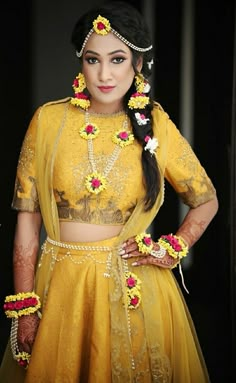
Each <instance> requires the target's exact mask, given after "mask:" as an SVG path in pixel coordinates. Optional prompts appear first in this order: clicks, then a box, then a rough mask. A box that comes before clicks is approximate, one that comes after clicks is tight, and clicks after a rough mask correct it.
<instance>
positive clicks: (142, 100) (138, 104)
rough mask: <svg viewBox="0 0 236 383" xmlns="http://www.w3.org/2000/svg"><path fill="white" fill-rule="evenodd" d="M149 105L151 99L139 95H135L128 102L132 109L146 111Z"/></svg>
mask: <svg viewBox="0 0 236 383" xmlns="http://www.w3.org/2000/svg"><path fill="white" fill-rule="evenodd" d="M148 104H149V97H147V96H143V95H142V94H139V93H134V94H133V95H132V96H131V97H130V99H129V102H128V107H129V108H130V109H144V108H145V106H146V105H148Z"/></svg>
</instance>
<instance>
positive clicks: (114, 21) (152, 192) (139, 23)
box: [71, 1, 160, 211]
mask: <svg viewBox="0 0 236 383" xmlns="http://www.w3.org/2000/svg"><path fill="white" fill-rule="evenodd" d="M98 15H101V16H103V17H105V18H107V19H108V20H109V22H110V24H111V27H112V28H113V29H115V30H116V31H117V32H118V33H120V34H121V35H122V36H123V37H124V38H126V39H127V40H128V41H129V42H130V43H132V44H134V45H135V46H137V47H141V48H146V47H149V46H150V45H151V37H150V34H149V30H148V28H147V25H146V23H145V22H144V17H143V16H142V15H141V14H140V13H139V11H138V10H137V9H136V8H134V7H133V6H131V5H130V4H127V3H126V2H123V1H115V2H109V3H105V4H104V5H102V6H101V7H97V8H93V9H92V10H90V11H88V12H87V13H85V14H84V15H83V16H82V17H81V18H80V19H79V20H78V21H77V23H76V24H75V27H74V29H73V32H72V37H71V42H72V44H73V45H74V47H75V49H76V50H77V51H80V50H81V48H82V45H83V42H84V40H85V38H86V36H87V34H88V33H89V31H90V30H91V28H92V26H93V21H94V20H95V19H96V18H97V17H98ZM131 51H132V55H133V67H134V71H135V73H137V69H136V65H137V61H138V59H139V58H140V56H141V57H142V59H143V66H142V70H141V73H142V74H143V76H144V77H145V79H148V78H149V77H150V75H151V67H150V66H149V65H148V62H150V61H151V60H152V58H153V53H152V49H151V50H149V51H147V52H144V53H141V52H138V51H136V50H133V49H131ZM135 92H136V89H135V82H134V81H133V84H132V86H131V87H130V89H129V91H128V92H127V94H126V95H125V97H124V108H125V110H126V112H127V115H128V116H129V118H130V121H131V124H132V128H133V134H134V136H135V138H136V139H137V141H138V142H139V143H140V144H141V146H142V147H143V151H142V169H143V180H144V184H145V188H146V196H145V199H144V203H145V210H146V211H148V210H150V209H151V208H152V207H153V205H154V203H155V201H156V198H157V196H158V193H159V191H160V172H159V169H158V164H157V161H156V157H155V156H154V155H151V154H150V152H149V151H145V150H144V147H145V145H146V142H145V140H144V139H145V136H150V137H153V129H152V121H153V120H152V114H151V112H152V109H153V102H152V101H150V103H149V104H148V105H147V106H146V107H145V108H144V109H130V108H128V106H127V105H128V100H129V98H130V96H131V95H132V94H133V93H135ZM146 95H147V96H148V94H146ZM136 112H139V113H143V114H145V117H146V118H148V119H149V122H148V123H147V124H146V125H142V126H139V125H138V123H137V120H136V117H135V113H136Z"/></svg>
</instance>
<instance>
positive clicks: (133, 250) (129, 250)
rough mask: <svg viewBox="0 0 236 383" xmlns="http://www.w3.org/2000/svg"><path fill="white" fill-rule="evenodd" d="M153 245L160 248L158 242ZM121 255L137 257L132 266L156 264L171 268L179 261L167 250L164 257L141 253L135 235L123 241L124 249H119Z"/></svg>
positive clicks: (123, 256)
mask: <svg viewBox="0 0 236 383" xmlns="http://www.w3.org/2000/svg"><path fill="white" fill-rule="evenodd" d="M153 245H154V246H153V249H154V250H159V245H158V244H157V243H154V242H153ZM119 255H120V256H121V258H123V259H131V258H136V259H135V260H134V262H133V263H132V266H142V265H156V266H159V267H163V268H166V269H170V268H172V267H173V266H174V265H175V264H177V262H178V261H177V260H175V259H174V258H173V257H171V256H170V255H169V254H168V252H167V251H166V253H165V255H164V257H163V258H157V257H154V256H153V255H151V254H143V253H141V252H140V251H139V249H138V245H137V243H136V241H135V238H134V237H131V238H129V239H128V240H127V241H126V242H124V243H123V246H122V249H121V250H120V251H119Z"/></svg>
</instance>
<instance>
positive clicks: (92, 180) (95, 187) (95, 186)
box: [85, 172, 107, 194]
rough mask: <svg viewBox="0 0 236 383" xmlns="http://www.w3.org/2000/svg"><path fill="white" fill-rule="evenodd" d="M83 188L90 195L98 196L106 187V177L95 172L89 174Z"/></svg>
mask: <svg viewBox="0 0 236 383" xmlns="http://www.w3.org/2000/svg"><path fill="white" fill-rule="evenodd" d="M85 186H86V188H87V189H88V191H89V192H90V193H93V194H99V193H101V191H103V190H104V189H106V187H107V180H106V177H104V176H103V175H102V174H100V173H97V172H94V173H91V174H89V175H87V177H86V179H85Z"/></svg>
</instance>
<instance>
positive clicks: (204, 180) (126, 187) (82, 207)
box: [12, 98, 215, 225]
mask: <svg viewBox="0 0 236 383" xmlns="http://www.w3.org/2000/svg"><path fill="white" fill-rule="evenodd" d="M65 104H66V112H65V113H64V114H62V109H65ZM62 115H63V117H61V116H62ZM39 116H40V118H39ZM59 116H60V117H59ZM124 121H125V114H124V113H116V114H112V115H102V114H90V116H89V122H90V123H92V124H96V125H97V126H98V128H99V130H100V132H99V135H98V136H97V137H96V138H95V139H94V140H93V148H94V162H95V164H96V169H97V171H98V172H99V173H101V174H103V172H104V170H105V169H107V167H108V166H109V163H110V160H111V158H112V157H111V156H112V154H114V149H115V146H116V145H115V143H113V141H112V136H113V135H114V134H115V133H116V132H117V131H119V130H121V129H123V126H124ZM153 121H154V135H155V137H156V138H157V140H158V144H159V146H158V148H157V153H156V155H157V161H158V165H159V168H160V171H161V174H163V175H164V178H165V179H166V180H167V181H168V182H169V183H170V184H171V185H172V186H173V188H174V189H175V190H176V192H177V193H178V194H179V195H180V197H181V198H182V200H183V202H184V203H185V204H187V205H188V206H190V207H196V206H198V205H200V204H202V203H204V202H206V201H208V200H210V199H212V198H213V197H214V195H215V189H214V186H213V185H212V182H211V180H210V179H209V177H208V176H207V174H206V172H205V170H204V168H203V167H202V166H201V164H200V162H199V160H198V159H197V157H196V156H195V154H194V152H193V150H192V149H191V147H190V145H189V144H188V143H187V141H186V140H185V139H184V138H183V136H182V135H181V134H180V132H179V130H178V129H177V128H176V126H175V125H174V124H173V122H172V121H171V120H170V118H169V116H168V115H167V113H165V112H164V111H163V109H162V108H161V107H160V105H159V104H155V107H154V110H153ZM84 124H85V112H84V111H82V110H80V109H79V108H77V107H75V106H72V105H71V104H70V99H69V98H67V99H64V100H59V101H56V102H52V103H48V104H46V105H44V106H43V107H40V108H39V109H38V110H37V111H36V112H35V114H34V116H33V118H32V120H31V123H30V125H29V128H28V130H27V132H26V135H25V138H24V142H23V145H22V149H21V153H20V156H19V161H18V167H17V174H16V182H15V191H14V197H13V202H12V207H13V208H14V209H17V210H20V211H29V212H35V211H40V206H39V200H38V193H37V172H36V165H35V143H36V135H37V129H43V132H44V136H45V141H44V145H45V148H46V149H47V143H49V142H50V139H51V136H53V137H55V136H56V140H55V143H54V146H55V153H56V154H55V158H54V161H53V169H52V172H53V174H52V179H53V192H54V197H55V200H56V204H57V209H58V216H59V219H60V220H64V221H77V222H86V223H93V224H102V225H106V224H107V225H116V224H124V223H126V222H127V220H128V219H129V217H130V215H131V214H132V212H133V210H134V208H135V206H136V205H137V202H138V201H139V200H140V199H142V198H143V197H144V195H145V188H144V184H143V177H142V166H141V152H142V148H141V146H140V144H138V143H137V142H136V140H135V141H134V142H133V143H132V144H131V145H129V146H126V147H123V148H122V150H121V151H120V153H119V156H118V158H117V160H116V161H115V162H114V163H113V165H112V168H111V170H110V172H109V173H108V175H107V177H106V178H107V188H106V189H105V190H104V191H102V192H101V193H99V194H97V195H96V194H91V193H90V192H89V191H88V190H87V189H86V187H85V178H86V176H87V175H88V174H90V173H92V169H91V165H90V163H89V160H88V141H87V140H86V139H84V138H82V137H81V136H80V132H79V131H80V129H81V127H82V126H83V125H84ZM128 129H129V130H130V131H131V125H130V124H129V127H128ZM55 133H56V134H55ZM164 139H165V140H166V139H168V144H167V145H162V143H163V140H164ZM163 147H166V149H164V150H167V153H166V155H165V156H163V155H161V151H162V148H163ZM39 153H40V149H39ZM46 153H47V150H46ZM163 158H165V163H163V162H162V159H163Z"/></svg>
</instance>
